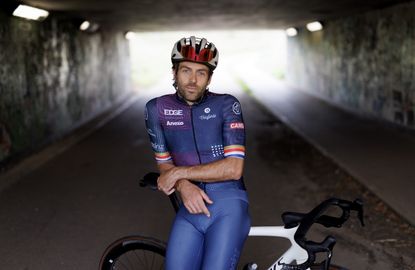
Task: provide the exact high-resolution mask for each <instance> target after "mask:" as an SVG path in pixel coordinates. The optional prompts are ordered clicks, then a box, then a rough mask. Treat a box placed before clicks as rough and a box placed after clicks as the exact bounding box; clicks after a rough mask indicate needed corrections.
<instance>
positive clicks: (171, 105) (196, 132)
mask: <svg viewBox="0 0 415 270" xmlns="http://www.w3.org/2000/svg"><path fill="white" fill-rule="evenodd" d="M145 119H146V126H147V132H148V134H149V137H150V141H151V146H152V149H153V151H154V154H155V159H156V161H157V162H158V163H164V162H173V164H174V165H175V166H192V165H198V164H205V163H209V162H214V161H217V160H221V159H224V158H227V157H235V158H242V159H243V158H244V157H245V126H244V122H243V118H242V111H241V106H240V103H239V101H238V100H237V99H236V98H235V97H233V96H231V95H228V94H215V93H211V92H209V91H206V92H205V93H204V95H203V96H202V98H201V99H200V101H199V102H197V103H195V104H193V105H188V104H187V103H186V101H185V100H183V99H182V98H181V97H180V96H179V95H178V94H177V93H176V94H170V95H164V96H161V97H158V98H155V99H152V100H150V101H149V102H148V103H147V105H146V112H145ZM194 183H195V184H197V185H198V186H199V187H200V188H201V189H202V190H204V191H205V192H206V193H207V194H208V196H209V197H210V198H211V199H212V201H213V204H212V205H207V207H208V209H209V211H210V214H211V217H210V218H208V217H206V216H205V215H204V214H197V215H194V214H191V213H189V212H188V211H187V209H186V208H185V207H184V206H183V205H181V207H180V210H179V212H178V214H177V215H176V218H175V221H174V224H173V227H172V230H171V234H170V238H169V242H168V247H167V255H166V269H168V270H170V269H174V270H176V269H186V270H193V269H194V270H198V269H209V270H211V269H217V270H219V269H235V267H236V263H237V261H238V259H239V256H240V252H241V249H242V246H243V243H244V241H245V239H246V237H247V235H248V232H249V227H250V218H249V213H248V198H247V194H246V191H245V186H244V184H243V179H242V177H241V179H229V180H227V181H220V182H210V183H206V182H194Z"/></svg>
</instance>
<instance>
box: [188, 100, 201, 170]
mask: <svg viewBox="0 0 415 270" xmlns="http://www.w3.org/2000/svg"><path fill="white" fill-rule="evenodd" d="M190 119H191V121H192V132H193V140H194V143H195V147H196V153H197V157H198V158H199V164H202V160H201V158H200V152H199V147H198V146H197V140H196V133H195V125H194V121H193V106H190Z"/></svg>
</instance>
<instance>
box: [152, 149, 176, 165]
mask: <svg viewBox="0 0 415 270" xmlns="http://www.w3.org/2000/svg"><path fill="white" fill-rule="evenodd" d="M154 156H155V157H156V161H157V163H164V162H167V161H170V160H172V158H171V156H170V153H169V152H164V153H157V152H154Z"/></svg>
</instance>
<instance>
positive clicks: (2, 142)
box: [0, 123, 12, 160]
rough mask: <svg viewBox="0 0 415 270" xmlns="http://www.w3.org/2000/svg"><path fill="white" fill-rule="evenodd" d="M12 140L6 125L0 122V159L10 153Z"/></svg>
mask: <svg viewBox="0 0 415 270" xmlns="http://www.w3.org/2000/svg"><path fill="white" fill-rule="evenodd" d="M11 148H12V142H11V140H10V136H9V134H8V132H7V130H6V127H5V126H4V125H3V124H2V123H0V160H3V159H5V158H6V157H7V156H8V155H9V154H10V149H11Z"/></svg>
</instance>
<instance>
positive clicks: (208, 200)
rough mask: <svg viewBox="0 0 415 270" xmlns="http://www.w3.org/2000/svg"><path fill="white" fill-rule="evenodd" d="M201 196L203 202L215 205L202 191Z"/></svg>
mask: <svg viewBox="0 0 415 270" xmlns="http://www.w3.org/2000/svg"><path fill="white" fill-rule="evenodd" d="M200 194H201V195H202V198H203V200H205V202H207V203H208V204H212V203H213V201H212V200H211V199H210V198H209V196H208V195H207V194H206V193H205V192H204V191H203V190H201V192H200Z"/></svg>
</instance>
